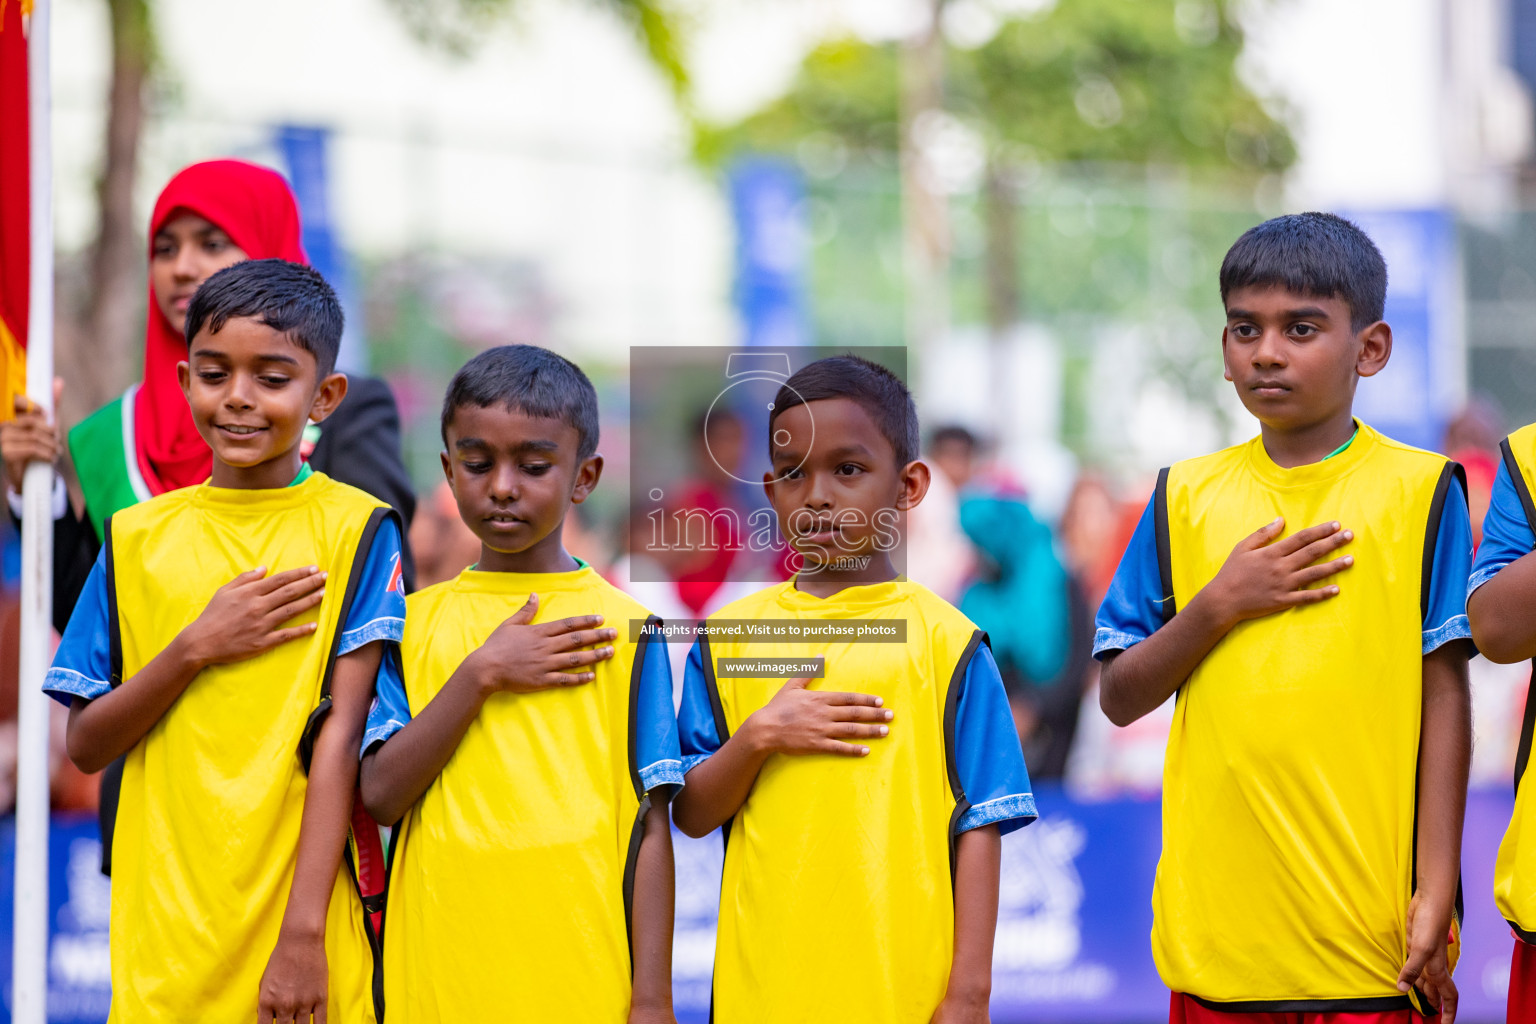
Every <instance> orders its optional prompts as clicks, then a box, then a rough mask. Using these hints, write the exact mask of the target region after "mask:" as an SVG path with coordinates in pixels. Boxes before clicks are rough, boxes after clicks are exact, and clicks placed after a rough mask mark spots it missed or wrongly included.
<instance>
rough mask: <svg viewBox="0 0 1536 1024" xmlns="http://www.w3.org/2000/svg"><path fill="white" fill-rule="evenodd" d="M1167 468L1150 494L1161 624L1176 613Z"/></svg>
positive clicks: (1158, 477)
mask: <svg viewBox="0 0 1536 1024" xmlns="http://www.w3.org/2000/svg"><path fill="white" fill-rule="evenodd" d="M1168 468H1169V467H1167V466H1164V467H1163V468H1162V469H1160V470H1158V473H1157V489H1156V490H1155V491H1153V492H1152V525H1153V526H1154V527H1155V528H1156V532H1157V575H1158V578H1159V579H1160V580H1161V582H1162V586H1163V596H1162V601H1161V602H1160V603H1161V604H1162V611H1163V622H1165V623H1166V622H1168V621H1169V620H1170V619H1172V618H1173V617H1174V615H1175V614H1176V613H1177V612H1178V610H1179V608H1178V602H1176V601H1175V600H1174V598H1173V553H1172V551H1171V547H1170V544H1169V540H1168Z"/></svg>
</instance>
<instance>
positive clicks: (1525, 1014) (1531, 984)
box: [1504, 939, 1536, 1024]
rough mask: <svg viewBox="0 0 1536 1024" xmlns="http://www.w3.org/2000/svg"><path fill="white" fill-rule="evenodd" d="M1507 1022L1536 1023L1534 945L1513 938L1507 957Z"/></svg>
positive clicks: (1508, 1023) (1514, 1023) (1516, 1023)
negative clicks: (1510, 952) (1512, 951)
mask: <svg viewBox="0 0 1536 1024" xmlns="http://www.w3.org/2000/svg"><path fill="white" fill-rule="evenodd" d="M1504 1019H1505V1021H1506V1022H1507V1024H1536V946H1533V945H1531V944H1530V943H1528V942H1521V941H1520V940H1519V939H1516V940H1515V952H1514V953H1513V954H1512V955H1511V956H1510V958H1509V1008H1508V1010H1507V1011H1506V1013H1505V1017H1504Z"/></svg>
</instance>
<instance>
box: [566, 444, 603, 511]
mask: <svg viewBox="0 0 1536 1024" xmlns="http://www.w3.org/2000/svg"><path fill="white" fill-rule="evenodd" d="M602 476H603V457H602V456H601V455H591V456H588V457H587V458H585V459H583V460H582V461H581V465H580V466H578V467H576V486H575V487H573V488H571V504H572V505H580V504H581V503H582V502H584V501H586V500H587V498H588V497H589V496H591V494H592V490H593V488H595V487H596V486H597V482H598V481H599V480H601V479H602Z"/></svg>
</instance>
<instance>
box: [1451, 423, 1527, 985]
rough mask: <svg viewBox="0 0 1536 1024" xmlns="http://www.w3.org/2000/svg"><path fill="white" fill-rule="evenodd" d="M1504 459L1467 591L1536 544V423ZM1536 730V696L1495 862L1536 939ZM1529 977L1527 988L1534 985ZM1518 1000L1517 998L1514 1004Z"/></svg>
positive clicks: (1523, 926)
mask: <svg viewBox="0 0 1536 1024" xmlns="http://www.w3.org/2000/svg"><path fill="white" fill-rule="evenodd" d="M1500 449H1501V454H1502V456H1503V459H1502V461H1501V463H1500V465H1499V471H1498V474H1497V475H1496V476H1495V477H1494V481H1493V495H1492V498H1491V500H1490V501H1489V504H1488V514H1487V515H1486V516H1484V517H1483V543H1482V545H1481V546H1480V547H1479V548H1478V550H1477V561H1476V562H1475V563H1474V564H1473V566H1472V576H1471V578H1470V579H1469V580H1468V581H1467V596H1468V597H1471V596H1472V592H1473V591H1475V590H1476V589H1477V588H1478V587H1481V586H1482V585H1483V584H1484V583H1487V582H1488V581H1489V580H1491V579H1493V578H1494V577H1495V576H1497V575H1498V574H1499V573H1500V572H1501V571H1503V569H1504V568H1505V567H1506V566H1508V565H1509V564H1510V563H1511V562H1515V561H1518V560H1519V559H1520V558H1523V557H1524V556H1526V555H1528V554H1530V553H1531V551H1532V550H1533V549H1536V502H1533V501H1532V497H1531V496H1532V493H1533V485H1536V424H1531V425H1530V426H1525V427H1521V428H1520V429H1519V430H1517V431H1515V432H1514V433H1513V434H1510V435H1509V436H1508V437H1507V438H1505V439H1504V442H1503V443H1502V444H1501V445H1500ZM1533 731H1536V701H1533V700H1532V699H1531V697H1530V695H1529V694H1527V696H1526V700H1525V721H1524V723H1523V724H1522V726H1521V730H1520V746H1519V747H1518V748H1517V751H1516V754H1515V810H1514V814H1513V815H1512V816H1511V818H1510V822H1509V828H1508V829H1507V830H1506V831H1505V833H1504V840H1503V842H1501V843H1500V844H1499V856H1498V860H1497V862H1496V863H1495V865H1494V873H1493V895H1494V902H1496V903H1497V904H1498V907H1499V913H1501V914H1503V915H1504V919H1505V920H1506V921H1508V922H1509V926H1510V927H1511V928H1513V929H1514V931H1515V934H1516V935H1518V936H1519V937H1520V938H1521V939H1522V940H1523V941H1524V942H1527V943H1536V805H1533V803H1532V801H1533V800H1536V797H1533V796H1532V788H1531V787H1530V786H1521V785H1520V782H1521V778H1522V776H1524V775H1525V769H1526V764H1527V762H1529V760H1530V757H1531V735H1532V732H1533ZM1529 988H1530V985H1529V983H1527V984H1526V985H1525V986H1524V989H1529ZM1511 1005H1512V1006H1513V1004H1511Z"/></svg>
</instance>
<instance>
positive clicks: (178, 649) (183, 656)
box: [169, 622, 213, 675]
mask: <svg viewBox="0 0 1536 1024" xmlns="http://www.w3.org/2000/svg"><path fill="white" fill-rule="evenodd" d="M196 625H197V624H196V623H195V622H194V623H193V624H192V625H190V626H188V627H187V628H186V629H183V630H182V631H181V632H180V633H177V634H176V637H175V639H173V640H172V641H171V643H170V646H169V650H170V653H171V656H172V657H173V658H175V659H176V662H177V664H179V665H180V666H181V667H182V668H183V669H185V670H186V672H187V673H188V674H189V675H196V674H197V673H199V672H201V671H202V670H203V669H205V668H207V667H208V666H209V665H211V664H213V662H212V661H210V660H209V658H208V655H207V654H206V653H205V652H204V651H203V649H202V648H203V645H202V644H201V643H200V642H199V641H198V637H197V634H196V632H195V630H196Z"/></svg>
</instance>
